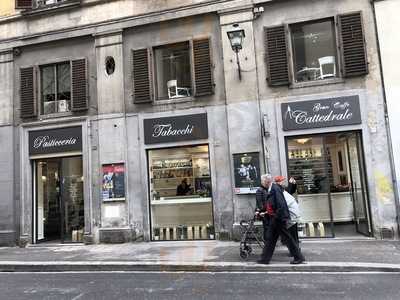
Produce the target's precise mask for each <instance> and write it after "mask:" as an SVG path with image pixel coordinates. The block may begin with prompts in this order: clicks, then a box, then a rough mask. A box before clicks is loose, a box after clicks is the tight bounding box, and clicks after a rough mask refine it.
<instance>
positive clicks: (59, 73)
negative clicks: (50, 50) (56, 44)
mask: <svg viewBox="0 0 400 300" xmlns="http://www.w3.org/2000/svg"><path fill="white" fill-rule="evenodd" d="M19 80H20V82H19V83H20V86H19V92H20V115H21V118H32V117H36V116H37V115H38V114H39V115H54V114H58V113H65V112H70V111H84V110H87V109H88V83H87V62H86V59H85V58H79V59H73V60H70V61H65V62H60V63H54V64H45V65H32V66H25V67H22V68H20V78H19Z"/></svg>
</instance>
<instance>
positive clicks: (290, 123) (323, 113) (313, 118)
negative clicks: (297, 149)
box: [281, 96, 361, 130]
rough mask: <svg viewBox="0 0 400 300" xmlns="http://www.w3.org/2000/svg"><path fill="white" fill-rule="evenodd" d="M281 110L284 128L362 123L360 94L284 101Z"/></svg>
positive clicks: (293, 128)
mask: <svg viewBox="0 0 400 300" xmlns="http://www.w3.org/2000/svg"><path fill="white" fill-rule="evenodd" d="M281 112H282V125H283V130H298V129H308V128H321V127H329V126H342V125H353V124H360V123H361V113H360V104H359V99H358V96H347V97H337V98H328V99H321V100H313V101H298V102H291V103H282V104H281Z"/></svg>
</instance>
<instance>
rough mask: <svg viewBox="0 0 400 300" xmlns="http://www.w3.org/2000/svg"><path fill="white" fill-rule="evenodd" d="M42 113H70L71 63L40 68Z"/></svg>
mask: <svg viewBox="0 0 400 300" xmlns="http://www.w3.org/2000/svg"><path fill="white" fill-rule="evenodd" d="M40 91H41V113H42V114H44V115H47V114H52V113H61V112H68V111H70V107H71V67H70V63H69V62H66V63H61V64H54V65H47V66H42V67H41V68H40Z"/></svg>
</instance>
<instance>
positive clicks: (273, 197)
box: [256, 174, 305, 264]
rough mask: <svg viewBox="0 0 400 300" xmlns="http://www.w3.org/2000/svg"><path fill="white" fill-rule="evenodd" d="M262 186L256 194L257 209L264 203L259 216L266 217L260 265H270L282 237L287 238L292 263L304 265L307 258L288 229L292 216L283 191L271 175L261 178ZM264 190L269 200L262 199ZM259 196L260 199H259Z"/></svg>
mask: <svg viewBox="0 0 400 300" xmlns="http://www.w3.org/2000/svg"><path fill="white" fill-rule="evenodd" d="M261 185H262V187H261V188H260V189H259V190H260V192H258V191H257V193H256V200H257V207H259V205H260V204H261V203H263V210H260V212H259V213H258V214H260V215H264V219H265V221H263V224H264V240H265V246H264V249H263V253H262V256H261V260H259V261H258V263H262V264H269V262H270V260H271V258H272V255H273V254H274V250H275V246H276V242H277V240H278V238H279V236H280V235H281V236H284V237H285V238H286V240H287V247H288V249H289V251H290V253H291V254H292V256H293V257H294V259H293V261H291V262H290V263H291V264H301V263H303V262H304V261H305V258H304V256H303V255H302V254H301V251H300V248H299V246H298V245H297V243H296V242H295V241H294V240H293V238H292V236H291V235H290V233H289V231H288V229H287V226H288V221H289V220H290V215H289V209H288V207H287V204H286V200H285V197H284V196H283V192H282V189H280V188H279V187H278V186H277V185H276V184H274V183H273V178H272V176H271V175H270V174H267V175H263V176H261ZM264 190H267V199H260V197H261V195H265V192H264ZM257 194H258V196H259V197H257ZM261 200H262V201H261ZM256 213H257V212H256Z"/></svg>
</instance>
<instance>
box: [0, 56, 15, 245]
mask: <svg viewBox="0 0 400 300" xmlns="http://www.w3.org/2000/svg"><path fill="white" fill-rule="evenodd" d="M0 78H1V79H0V144H1V147H0V170H1V172H0V195H1V197H0V246H5V245H8V246H10V245H13V244H15V240H16V222H15V199H14V138H13V136H14V135H13V131H14V130H13V128H14V127H13V86H14V84H13V83H14V67H13V53H12V50H11V49H10V50H9V51H4V52H0Z"/></svg>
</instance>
